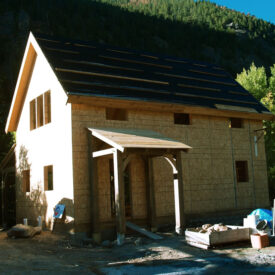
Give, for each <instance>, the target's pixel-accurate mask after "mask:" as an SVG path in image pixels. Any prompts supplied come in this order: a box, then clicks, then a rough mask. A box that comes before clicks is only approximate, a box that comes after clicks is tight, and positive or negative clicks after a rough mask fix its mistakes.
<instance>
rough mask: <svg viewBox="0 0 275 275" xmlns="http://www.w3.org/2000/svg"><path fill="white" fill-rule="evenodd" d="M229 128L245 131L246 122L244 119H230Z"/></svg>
mask: <svg viewBox="0 0 275 275" xmlns="http://www.w3.org/2000/svg"><path fill="white" fill-rule="evenodd" d="M229 121H230V124H229V127H230V128H233V129H243V128H244V121H243V119H242V118H239V117H231V118H230V120H229Z"/></svg>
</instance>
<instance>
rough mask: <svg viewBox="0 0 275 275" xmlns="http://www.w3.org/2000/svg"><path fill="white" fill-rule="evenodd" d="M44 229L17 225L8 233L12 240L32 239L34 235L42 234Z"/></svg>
mask: <svg viewBox="0 0 275 275" xmlns="http://www.w3.org/2000/svg"><path fill="white" fill-rule="evenodd" d="M41 230H42V228H41V227H40V226H36V227H33V226H30V225H24V224H17V225H15V226H13V227H12V228H11V229H10V230H8V231H7V235H8V237H10V238H12V237H13V238H31V237H33V236H34V235H37V234H40V233H41Z"/></svg>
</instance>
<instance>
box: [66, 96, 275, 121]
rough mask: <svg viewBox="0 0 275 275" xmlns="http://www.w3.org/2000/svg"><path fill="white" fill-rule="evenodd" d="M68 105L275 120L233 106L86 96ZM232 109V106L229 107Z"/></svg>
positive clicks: (72, 97) (270, 115)
mask: <svg viewBox="0 0 275 275" xmlns="http://www.w3.org/2000/svg"><path fill="white" fill-rule="evenodd" d="M68 103H72V104H91V105H93V106H98V107H104V108H106V107H113V108H125V109H135V110H146V111H148V110H150V111H157V112H163V111H165V112H174V113H188V114H197V115H207V116H217V117H226V118H228V117H236V118H245V119H253V120H273V119H274V118H275V115H273V114H272V113H257V111H256V110H254V109H253V110H249V109H248V108H243V111H241V110H242V108H238V110H237V108H235V107H234V106H232V110H228V109H224V108H220V109H218V107H217V109H214V108H204V107H197V106H188V105H182V104H176V103H158V102H149V101H137V100H124V99H123V100H122V99H116V98H105V97H97V96H84V95H69V96H68ZM228 108H230V106H228Z"/></svg>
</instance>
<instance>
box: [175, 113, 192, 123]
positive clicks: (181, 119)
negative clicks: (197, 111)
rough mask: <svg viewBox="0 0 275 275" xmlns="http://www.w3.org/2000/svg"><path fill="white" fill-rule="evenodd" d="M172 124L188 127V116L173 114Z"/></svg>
mask: <svg viewBox="0 0 275 275" xmlns="http://www.w3.org/2000/svg"><path fill="white" fill-rule="evenodd" d="M174 123H175V124H182V125H190V124H191V123H190V115H189V114H182V113H174Z"/></svg>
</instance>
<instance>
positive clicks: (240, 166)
mask: <svg viewBox="0 0 275 275" xmlns="http://www.w3.org/2000/svg"><path fill="white" fill-rule="evenodd" d="M236 175H237V182H248V168H247V161H241V160H239V161H236Z"/></svg>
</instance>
